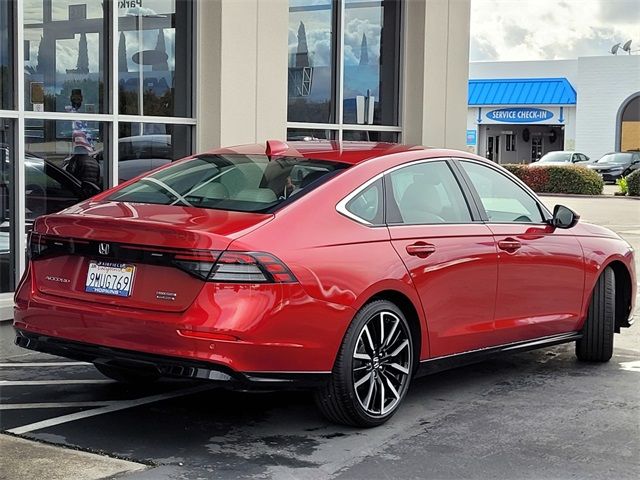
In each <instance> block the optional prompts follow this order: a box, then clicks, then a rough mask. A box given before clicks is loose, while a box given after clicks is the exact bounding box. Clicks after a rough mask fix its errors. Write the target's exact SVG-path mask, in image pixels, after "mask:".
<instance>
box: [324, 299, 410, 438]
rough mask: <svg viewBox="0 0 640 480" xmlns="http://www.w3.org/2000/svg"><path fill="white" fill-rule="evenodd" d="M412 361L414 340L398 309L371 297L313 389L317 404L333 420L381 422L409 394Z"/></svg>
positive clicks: (368, 424) (354, 423) (365, 423)
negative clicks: (324, 380) (320, 384)
mask: <svg viewBox="0 0 640 480" xmlns="http://www.w3.org/2000/svg"><path fill="white" fill-rule="evenodd" d="M413 361H414V346H413V340H412V338H411V331H410V329H409V324H408V323H407V320H406V318H405V317H404V315H403V314H402V311H401V310H400V309H399V308H398V307H397V306H396V305H395V304H393V303H391V302H389V301H386V300H375V301H373V302H370V303H368V304H367V305H365V306H364V307H363V308H362V309H361V310H360V311H359V312H358V313H357V314H356V316H355V317H354V319H353V321H352V322H351V325H350V326H349V329H348V330H347V333H346V335H345V338H344V340H343V342H342V345H341V347H340V350H339V352H338V357H337V359H336V362H335V365H334V368H333V372H332V375H331V379H330V380H329V382H328V383H327V385H325V386H324V387H323V388H321V389H320V390H318V391H317V392H316V403H317V404H318V407H319V409H320V411H321V412H322V413H323V414H324V416H325V417H327V418H328V419H329V420H331V421H334V422H336V423H341V424H344V425H352V426H356V427H375V426H377V425H381V424H383V423H384V422H386V421H387V420H388V419H389V418H391V416H392V415H393V414H394V413H395V412H396V411H397V410H398V407H399V406H400V403H401V402H402V399H403V398H404V396H405V394H406V393H407V389H408V388H409V383H410V382H411V375H412V372H413Z"/></svg>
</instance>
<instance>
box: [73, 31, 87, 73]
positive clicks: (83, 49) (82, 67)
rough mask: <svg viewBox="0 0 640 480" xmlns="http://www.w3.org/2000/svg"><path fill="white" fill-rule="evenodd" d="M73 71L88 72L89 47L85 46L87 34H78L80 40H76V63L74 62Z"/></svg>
mask: <svg viewBox="0 0 640 480" xmlns="http://www.w3.org/2000/svg"><path fill="white" fill-rule="evenodd" d="M75 73H85V74H86V73H89V49H88V48H87V34H86V33H84V32H82V33H81V34H80V42H78V63H77V64H76V72H75Z"/></svg>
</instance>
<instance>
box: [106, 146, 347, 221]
mask: <svg viewBox="0 0 640 480" xmlns="http://www.w3.org/2000/svg"><path fill="white" fill-rule="evenodd" d="M347 166H348V165H346V164H342V163H336V162H325V161H316V160H307V159H303V158H293V157H282V158H277V159H273V160H271V161H270V160H269V157H267V156H265V155H238V154H232V155H202V156H199V157H197V158H194V159H192V160H188V161H185V162H180V163H177V164H175V165H172V166H170V167H167V168H165V169H163V170H161V171H159V172H156V173H154V174H151V175H148V176H146V177H143V178H141V179H140V180H138V181H137V182H134V183H132V184H131V185H128V186H127V187H125V188H123V189H122V190H120V191H118V192H116V193H114V194H113V195H112V196H111V197H110V198H109V199H110V200H113V201H118V202H137V203H153V204H159V205H178V206H188V207H200V208H214V209H218V210H232V211H240V212H270V211H273V210H275V209H276V208H277V207H278V206H279V205H281V204H283V203H284V202H293V201H295V200H297V199H298V198H300V197H302V196H303V195H304V194H305V193H306V192H308V191H310V190H311V189H313V188H315V187H316V186H318V185H319V184H321V183H323V182H325V181H327V180H328V179H329V178H331V177H332V176H333V175H334V174H336V173H338V172H340V171H341V170H343V169H345V168H347Z"/></svg>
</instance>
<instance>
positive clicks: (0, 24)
mask: <svg viewBox="0 0 640 480" xmlns="http://www.w3.org/2000/svg"><path fill="white" fill-rule="evenodd" d="M12 5H13V1H12V0H0V110H10V109H12V108H13V49H12V44H13V12H12Z"/></svg>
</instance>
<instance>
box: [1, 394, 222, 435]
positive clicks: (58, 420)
mask: <svg viewBox="0 0 640 480" xmlns="http://www.w3.org/2000/svg"><path fill="white" fill-rule="evenodd" d="M213 388H215V387H214V386H212V385H200V386H198V387H193V388H187V389H185V390H179V391H177V392H170V393H161V394H159V395H152V396H150V397H143V398H138V399H136V400H125V401H122V402H118V403H117V404H113V405H108V406H106V407H102V408H94V409H92V410H86V411H84V412H77V413H70V414H68V415H62V416H60V417H55V418H49V419H47V420H43V421H41V422H35V423H30V424H29V425H23V426H22V427H16V428H12V429H11V430H7V432H9V433H13V434H15V435H21V434H23V433H29V432H33V431H34V430H42V429H43V428H48V427H53V426H55V425H60V424H62V423H69V422H74V421H76V420H82V419H84V418H89V417H95V416H97V415H104V414H105V413H111V412H117V411H118V410H126V409H128V408H133V407H138V406H140V405H145V404H147V403H154V402H159V401H161V400H169V399H171V398H177V397H184V396H186V395H191V394H193V393H199V392H204V391H205V390H211V389H213Z"/></svg>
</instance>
